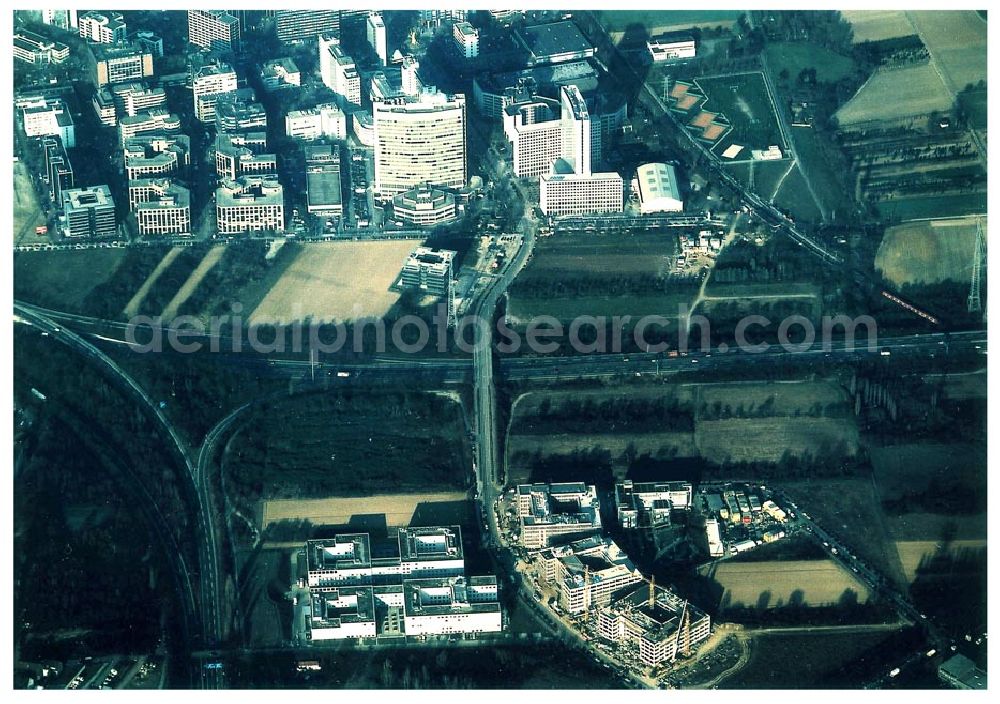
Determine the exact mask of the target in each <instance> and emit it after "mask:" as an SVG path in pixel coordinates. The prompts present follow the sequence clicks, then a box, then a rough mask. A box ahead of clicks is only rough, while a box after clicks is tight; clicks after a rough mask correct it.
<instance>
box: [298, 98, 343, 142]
mask: <svg viewBox="0 0 1000 704" xmlns="http://www.w3.org/2000/svg"><path fill="white" fill-rule="evenodd" d="M285 135H286V136H288V137H291V138H292V139H303V140H306V141H312V140H314V139H323V138H327V139H337V140H341V139H346V138H347V117H346V116H345V115H344V111H343V110H341V109H340V108H338V107H337V106H336V105H334V104H333V103H326V104H324V105H317V106H316V107H314V108H310V109H308V110H292V111H291V112H289V113H288V114H287V115H285Z"/></svg>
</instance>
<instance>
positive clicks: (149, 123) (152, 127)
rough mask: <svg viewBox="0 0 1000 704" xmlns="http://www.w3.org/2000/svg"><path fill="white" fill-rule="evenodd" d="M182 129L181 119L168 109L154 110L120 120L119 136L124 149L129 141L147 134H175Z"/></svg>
mask: <svg viewBox="0 0 1000 704" xmlns="http://www.w3.org/2000/svg"><path fill="white" fill-rule="evenodd" d="M180 129H181V118H179V117H178V116H177V115H174V114H173V113H172V112H170V111H169V110H167V109H166V108H153V109H152V110H147V111H146V112H140V113H139V114H137V115H134V116H132V117H127V116H126V117H123V118H121V119H120V120H118V135H119V139H120V144H121V145H122V147H124V146H125V143H126V142H128V140H130V139H132V138H133V137H135V136H136V135H139V134H143V133H145V132H155V133H156V134H174V133H175V132H180Z"/></svg>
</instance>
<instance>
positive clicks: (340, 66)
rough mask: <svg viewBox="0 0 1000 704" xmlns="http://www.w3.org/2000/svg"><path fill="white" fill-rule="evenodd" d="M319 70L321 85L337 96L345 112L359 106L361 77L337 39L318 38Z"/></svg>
mask: <svg viewBox="0 0 1000 704" xmlns="http://www.w3.org/2000/svg"><path fill="white" fill-rule="evenodd" d="M319 68H320V76H321V77H322V79H323V85H325V86H326V87H327V88H329V89H330V90H332V91H333V92H334V93H336V94H337V96H338V99H339V100H340V101H341V106H342V107H343V108H344V109H345V110H350V109H352V108H356V107H358V106H360V105H361V76H360V75H359V74H358V67H357V65H356V64H355V63H354V59H352V58H351V57H350V56H348V55H347V54H345V53H344V51H343V50H342V49H341V48H340V39H339V38H337V37H331V36H321V37H320V38H319Z"/></svg>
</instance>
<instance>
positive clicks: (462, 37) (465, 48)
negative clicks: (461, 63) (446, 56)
mask: <svg viewBox="0 0 1000 704" xmlns="http://www.w3.org/2000/svg"><path fill="white" fill-rule="evenodd" d="M451 36H452V38H453V39H454V40H455V46H456V47H458V54H459V56H461V57H462V58H465V59H474V58H476V57H477V56H479V30H478V29H476V28H475V27H473V26H472V25H471V24H469V23H468V22H456V23H455V24H454V25H452V28H451Z"/></svg>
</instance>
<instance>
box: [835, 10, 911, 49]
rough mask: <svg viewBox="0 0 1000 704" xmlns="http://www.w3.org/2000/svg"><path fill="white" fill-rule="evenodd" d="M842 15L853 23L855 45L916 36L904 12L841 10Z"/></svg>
mask: <svg viewBox="0 0 1000 704" xmlns="http://www.w3.org/2000/svg"><path fill="white" fill-rule="evenodd" d="M840 14H841V15H842V16H843V17H844V19H845V20H847V21H848V22H850V23H851V29H853V30H854V43H855V44H860V43H861V42H877V41H881V40H883V39H894V38H895V37H908V36H910V35H911V34H916V30H914V29H913V24H912V23H911V22H910V20H909V19H908V18H907V16H906V15H907V14H908V13H906V12H905V11H903V10H841V11H840Z"/></svg>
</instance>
